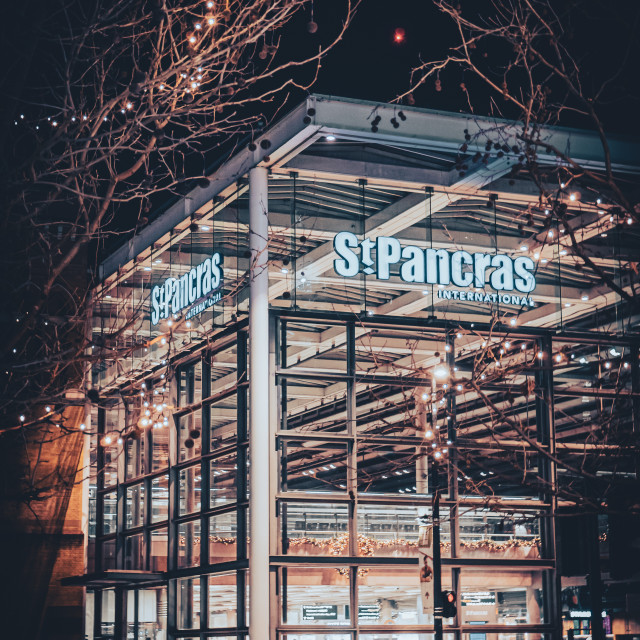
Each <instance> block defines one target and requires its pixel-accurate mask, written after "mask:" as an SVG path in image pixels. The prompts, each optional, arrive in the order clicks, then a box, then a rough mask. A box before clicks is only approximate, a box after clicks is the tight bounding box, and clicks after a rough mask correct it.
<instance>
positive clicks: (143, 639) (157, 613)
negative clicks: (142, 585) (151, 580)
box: [138, 587, 167, 640]
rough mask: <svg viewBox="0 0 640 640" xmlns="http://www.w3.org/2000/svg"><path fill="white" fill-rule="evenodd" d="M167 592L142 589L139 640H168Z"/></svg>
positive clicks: (140, 592)
mask: <svg viewBox="0 0 640 640" xmlns="http://www.w3.org/2000/svg"><path fill="white" fill-rule="evenodd" d="M166 637H167V590H166V589H165V588H164V587H160V588H158V589H140V590H139V591H138V639H139V640H166Z"/></svg>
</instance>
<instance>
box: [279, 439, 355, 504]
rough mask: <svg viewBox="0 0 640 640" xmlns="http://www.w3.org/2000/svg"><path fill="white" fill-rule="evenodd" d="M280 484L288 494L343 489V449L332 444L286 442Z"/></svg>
mask: <svg viewBox="0 0 640 640" xmlns="http://www.w3.org/2000/svg"><path fill="white" fill-rule="evenodd" d="M282 451H283V453H282V457H281V464H282V473H281V476H280V477H281V479H282V480H281V481H282V485H283V489H284V490H288V491H314V492H317V491H338V492H344V491H346V489H347V447H346V444H343V443H332V442H318V443H315V442H313V443H311V442H305V443H302V442H295V441H293V442H286V443H285V444H284V445H283V448H282Z"/></svg>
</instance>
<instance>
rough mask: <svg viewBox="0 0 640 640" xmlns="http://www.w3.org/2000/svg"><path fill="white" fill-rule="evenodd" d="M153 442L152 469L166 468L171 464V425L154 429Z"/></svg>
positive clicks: (152, 433)
mask: <svg viewBox="0 0 640 640" xmlns="http://www.w3.org/2000/svg"><path fill="white" fill-rule="evenodd" d="M170 422H171V421H170ZM171 423H172V422H171ZM151 443H152V444H151V454H152V458H151V471H160V470H161V469H166V468H167V466H168V465H169V426H168V425H166V426H165V425H161V426H160V427H158V428H156V429H152V430H151Z"/></svg>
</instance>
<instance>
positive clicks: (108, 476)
mask: <svg viewBox="0 0 640 640" xmlns="http://www.w3.org/2000/svg"><path fill="white" fill-rule="evenodd" d="M103 455H104V467H103V469H102V476H103V478H104V486H105V488H106V487H111V486H113V485H115V484H117V482H118V456H119V455H120V448H119V447H104V448H103Z"/></svg>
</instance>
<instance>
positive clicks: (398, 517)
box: [357, 504, 451, 557]
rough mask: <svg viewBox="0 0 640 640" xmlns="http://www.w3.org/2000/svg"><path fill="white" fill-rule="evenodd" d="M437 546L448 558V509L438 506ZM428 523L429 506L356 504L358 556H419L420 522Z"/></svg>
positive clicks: (429, 518) (449, 550)
mask: <svg viewBox="0 0 640 640" xmlns="http://www.w3.org/2000/svg"><path fill="white" fill-rule="evenodd" d="M440 518H441V521H440V547H441V549H440V550H441V553H442V556H443V557H448V556H450V555H451V548H450V541H451V536H450V523H449V510H448V509H445V508H444V507H440ZM421 522H426V523H429V522H431V507H415V506H411V505H406V506H405V505H381V504H359V505H358V520H357V523H358V555H364V556H371V557H377V556H393V557H419V555H420V554H419V552H418V537H419V533H420V523H421Z"/></svg>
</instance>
